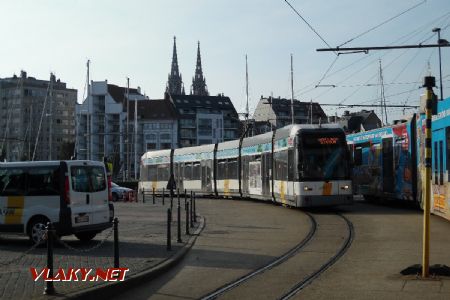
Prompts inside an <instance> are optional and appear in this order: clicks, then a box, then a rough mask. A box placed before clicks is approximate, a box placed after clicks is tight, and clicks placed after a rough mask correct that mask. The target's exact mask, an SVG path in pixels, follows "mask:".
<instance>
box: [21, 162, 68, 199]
mask: <svg viewBox="0 0 450 300" xmlns="http://www.w3.org/2000/svg"><path fill="white" fill-rule="evenodd" d="M27 182H28V189H27V195H29V196H47V195H53V196H54V195H59V194H60V193H59V189H60V186H59V167H56V168H51V167H40V168H32V169H29V170H28V181H27Z"/></svg>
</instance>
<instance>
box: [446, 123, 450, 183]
mask: <svg viewBox="0 0 450 300" xmlns="http://www.w3.org/2000/svg"><path fill="white" fill-rule="evenodd" d="M445 135H446V142H447V148H446V155H445V157H446V169H447V176H448V178H447V181H448V182H450V127H447V128H446V129H445Z"/></svg>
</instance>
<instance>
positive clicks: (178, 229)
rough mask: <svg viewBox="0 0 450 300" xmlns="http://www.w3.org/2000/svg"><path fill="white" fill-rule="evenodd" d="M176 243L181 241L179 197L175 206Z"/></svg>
mask: <svg viewBox="0 0 450 300" xmlns="http://www.w3.org/2000/svg"><path fill="white" fill-rule="evenodd" d="M177 242H178V243H182V242H183V241H182V240H181V206H180V197H178V205H177Z"/></svg>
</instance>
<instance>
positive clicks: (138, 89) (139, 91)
mask: <svg viewBox="0 0 450 300" xmlns="http://www.w3.org/2000/svg"><path fill="white" fill-rule="evenodd" d="M137 92H138V94H141V87H140V86H138V87H137Z"/></svg>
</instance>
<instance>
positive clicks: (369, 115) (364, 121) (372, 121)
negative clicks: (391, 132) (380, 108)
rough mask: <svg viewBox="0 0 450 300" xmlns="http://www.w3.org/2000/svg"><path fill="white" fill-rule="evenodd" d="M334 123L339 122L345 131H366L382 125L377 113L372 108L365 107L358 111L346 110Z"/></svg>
mask: <svg viewBox="0 0 450 300" xmlns="http://www.w3.org/2000/svg"><path fill="white" fill-rule="evenodd" d="M336 123H338V124H340V125H341V127H342V128H343V129H344V131H345V132H347V133H355V132H360V131H367V130H372V129H375V128H380V127H381V126H382V122H381V120H380V118H379V117H378V116H377V114H376V113H375V112H374V111H373V110H365V109H363V110H361V111H358V112H350V111H348V110H346V111H345V112H344V114H343V115H342V116H341V117H340V118H337V120H336Z"/></svg>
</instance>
